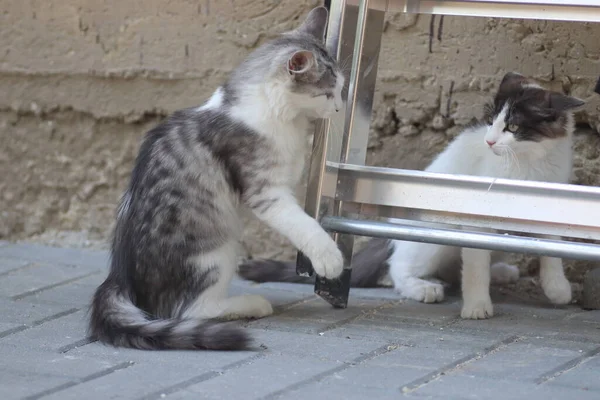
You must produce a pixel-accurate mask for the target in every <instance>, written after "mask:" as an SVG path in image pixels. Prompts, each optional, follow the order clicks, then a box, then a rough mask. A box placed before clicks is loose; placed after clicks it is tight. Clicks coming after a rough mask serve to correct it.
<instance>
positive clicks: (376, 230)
mask: <svg viewBox="0 0 600 400" xmlns="http://www.w3.org/2000/svg"><path fill="white" fill-rule="evenodd" d="M321 225H322V226H323V228H324V229H325V230H327V231H330V232H337V233H346V234H352V235H360V236H369V237H379V238H386V239H396V240H406V241H411V242H423V243H434V244H442V245H449V246H458V247H469V248H476V249H489V250H497V251H505V252H510V253H526V254H533V255H545V256H550V257H560V258H568V259H575V260H593V261H600V246H598V245H593V244H585V243H574V242H567V241H558V240H549V239H537V238H528V237H520V236H512V235H500V234H492V233H474V232H467V231H462V230H451V229H432V228H422V227H418V226H414V225H412V224H411V225H402V224H396V223H395V224H392V223H389V222H378V221H366V220H355V219H349V218H342V217H331V216H326V217H323V219H322V220H321Z"/></svg>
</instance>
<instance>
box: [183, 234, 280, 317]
mask: <svg viewBox="0 0 600 400" xmlns="http://www.w3.org/2000/svg"><path fill="white" fill-rule="evenodd" d="M237 250H238V243H237V242H233V241H232V242H230V243H227V244H225V245H223V246H221V247H220V248H219V249H218V250H215V251H211V252H209V253H206V254H201V255H199V256H197V257H196V258H195V259H194V260H193V262H194V263H195V265H196V273H197V274H198V275H197V277H201V278H202V279H204V281H205V283H206V284H205V288H204V289H203V290H202V291H201V293H200V294H199V296H198V297H197V298H196V300H194V301H193V303H192V304H191V305H190V306H189V307H187V309H186V310H185V311H184V312H183V315H182V317H183V318H194V319H212V318H219V319H240V318H262V317H266V316H269V315H271V314H273V307H272V306H271V303H270V302H269V301H268V300H267V299H265V298H264V297H262V296H259V295H241V296H232V297H228V292H229V285H230V283H231V279H232V278H233V276H234V274H235V271H236V268H237Z"/></svg>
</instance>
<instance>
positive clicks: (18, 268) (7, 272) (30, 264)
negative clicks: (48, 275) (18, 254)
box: [0, 262, 38, 278]
mask: <svg viewBox="0 0 600 400" xmlns="http://www.w3.org/2000/svg"><path fill="white" fill-rule="evenodd" d="M37 264H38V263H35V262H28V263H27V264H25V265H21V266H20V267H16V268H13V269H9V270H8V271H4V272H0V278H2V277H3V276H6V275H10V274H12V273H13V272H17V271H19V270H22V269H26V268H30V267H33V266H34V265H37Z"/></svg>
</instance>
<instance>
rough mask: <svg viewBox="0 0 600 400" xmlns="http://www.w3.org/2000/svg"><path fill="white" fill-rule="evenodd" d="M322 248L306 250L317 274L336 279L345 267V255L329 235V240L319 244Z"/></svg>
mask: <svg viewBox="0 0 600 400" xmlns="http://www.w3.org/2000/svg"><path fill="white" fill-rule="evenodd" d="M318 245H319V246H320V247H321V248H319V249H314V248H313V249H311V250H312V251H307V252H305V253H306V254H307V255H309V254H310V255H309V258H310V261H311V263H312V266H313V269H314V270H315V272H316V273H317V275H319V276H321V277H324V278H327V279H335V278H337V277H339V276H340V275H341V273H342V271H343V269H344V256H343V255H342V252H341V251H340V250H339V249H338V247H337V245H336V243H335V242H334V241H333V240H331V238H330V237H329V236H328V237H327V240H326V241H324V243H323V242H321V243H319V244H318Z"/></svg>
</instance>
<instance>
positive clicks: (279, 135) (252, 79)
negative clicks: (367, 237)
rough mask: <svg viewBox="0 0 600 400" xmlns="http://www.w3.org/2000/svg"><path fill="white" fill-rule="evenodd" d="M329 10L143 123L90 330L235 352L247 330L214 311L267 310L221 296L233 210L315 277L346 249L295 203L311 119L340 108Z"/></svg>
mask: <svg viewBox="0 0 600 400" xmlns="http://www.w3.org/2000/svg"><path fill="white" fill-rule="evenodd" d="M327 17H328V15H327V10H326V9H325V8H323V7H318V8H315V9H313V10H312V11H311V12H310V13H309V15H308V16H307V18H306V20H305V21H304V23H303V24H302V25H301V26H300V27H299V28H297V29H296V30H294V31H292V32H288V33H284V34H282V35H280V36H279V37H278V38H276V39H274V40H273V41H271V42H269V43H267V44H265V45H263V46H262V47H260V48H259V49H257V50H256V51H254V52H253V53H252V54H251V55H250V56H249V57H248V58H247V59H246V60H245V61H244V62H243V63H242V64H241V65H240V66H239V67H238V68H237V69H236V70H235V71H233V73H232V74H231V76H230V77H229V79H228V80H227V82H226V83H225V84H224V85H223V86H221V87H220V88H218V89H217V90H216V92H215V93H214V94H213V96H212V97H211V98H210V100H208V102H206V103H205V104H204V105H203V106H201V107H198V108H190V109H185V110H182V111H178V112H175V113H174V114H173V115H172V116H170V117H169V118H167V119H166V120H165V121H164V122H163V123H162V124H160V125H159V126H157V127H156V128H154V129H152V130H151V131H149V132H148V133H147V134H146V136H145V138H144V141H143V143H142V146H141V148H140V152H139V155H138V157H137V160H136V162H135V167H134V169H133V173H132V176H131V182H130V184H129V187H128V189H127V190H126V192H125V194H124V195H123V198H122V200H121V204H120V206H119V209H118V213H117V214H118V215H117V224H116V228H115V232H114V239H113V243H112V250H111V264H110V273H109V275H108V277H107V278H106V280H105V281H104V282H103V283H102V284H101V285H100V287H99V288H98V289H97V291H96V293H95V295H94V298H93V301H92V306H91V318H90V324H89V330H90V334H91V336H92V337H94V338H97V339H99V340H100V341H101V342H104V343H107V344H111V345H115V346H126V347H134V348H141V349H243V348H246V347H247V345H248V342H249V338H248V336H247V334H246V333H245V331H244V330H243V329H242V328H240V327H238V326H236V325H232V324H231V323H224V322H217V321H215V319H217V318H227V319H231V318H243V317H255V318H260V317H264V316H267V315H269V314H271V313H272V312H273V310H272V307H271V304H270V303H269V302H268V301H267V300H266V299H265V298H263V297H261V296H256V295H248V296H236V297H228V295H227V292H228V289H229V283H230V281H231V279H232V277H233V276H234V274H235V272H236V268H237V260H238V255H239V254H238V250H239V248H238V246H239V242H240V236H241V233H242V231H243V229H242V228H243V227H242V225H241V224H242V222H241V219H240V216H239V212H240V209H241V208H246V209H250V210H251V211H252V212H253V213H254V214H255V215H256V216H257V217H258V218H259V219H260V220H262V221H263V222H265V223H266V224H267V225H269V226H270V227H272V228H273V229H275V230H276V231H278V232H280V233H281V234H283V235H284V236H286V237H287V238H288V239H289V240H290V241H291V242H292V243H293V244H294V245H295V246H296V247H297V248H298V249H299V250H301V251H302V252H303V253H304V254H306V255H307V256H308V258H309V259H310V260H311V261H312V265H313V267H314V269H315V271H316V272H317V274H319V275H321V276H324V277H328V278H335V277H337V276H339V274H340V273H341V271H342V268H343V257H342V254H341V252H340V251H339V250H338V248H337V246H336V244H335V242H334V241H333V240H332V239H331V237H330V236H329V234H327V233H326V232H325V231H324V230H323V229H322V228H321V227H320V225H319V223H318V222H317V221H315V220H314V219H312V218H310V217H309V216H308V215H307V214H306V213H305V212H304V210H303V209H302V208H301V207H300V206H299V205H298V203H297V201H296V199H295V198H294V195H293V191H294V188H295V186H296V184H297V182H298V179H299V177H300V175H301V172H302V169H303V161H304V158H305V152H306V150H307V148H306V147H307V146H306V143H307V142H306V138H307V134H309V133H310V132H312V130H311V128H310V119H313V118H316V117H327V116H329V115H330V114H331V113H333V112H336V111H338V110H339V109H340V107H342V102H343V101H342V97H341V96H342V87H343V85H344V78H343V75H342V73H341V71H340V68H339V67H338V65H337V63H336V62H335V61H334V59H333V58H332V57H331V56H330V55H329V54H328V53H327V51H326V50H325V48H324V43H323V38H324V34H325V27H326V24H327Z"/></svg>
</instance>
